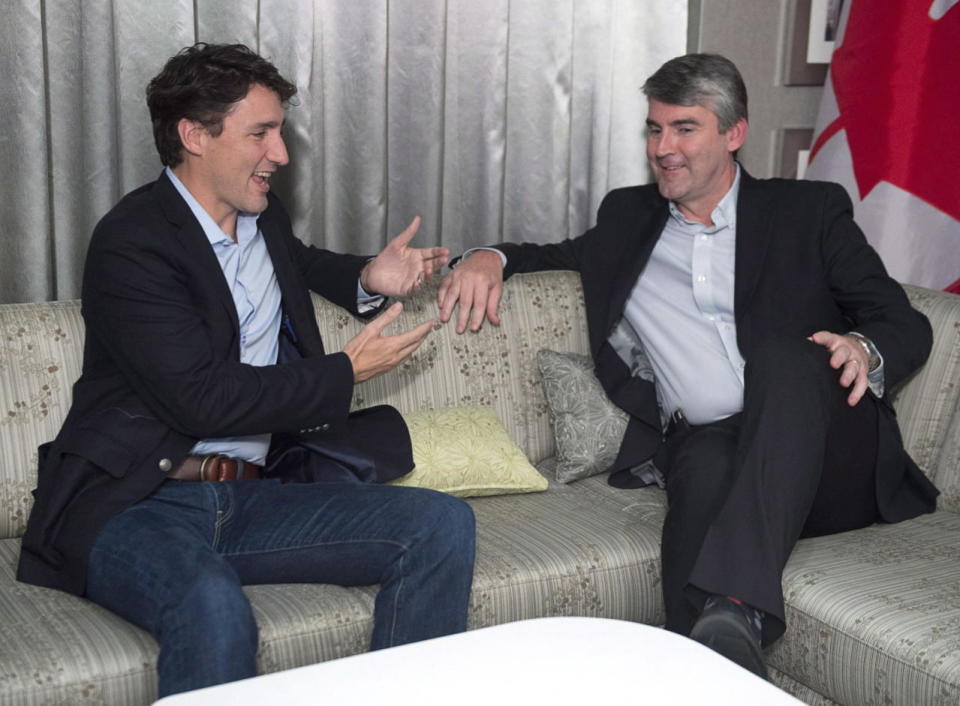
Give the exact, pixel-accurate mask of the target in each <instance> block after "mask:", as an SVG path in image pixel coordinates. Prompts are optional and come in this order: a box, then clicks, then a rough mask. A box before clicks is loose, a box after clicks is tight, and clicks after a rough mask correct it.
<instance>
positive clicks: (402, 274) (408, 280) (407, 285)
mask: <svg viewBox="0 0 960 706" xmlns="http://www.w3.org/2000/svg"><path fill="white" fill-rule="evenodd" d="M418 230H420V216H416V217H415V218H414V219H413V220H412V221H411V222H410V225H408V226H407V228H406V230H404V231H403V232H402V233H401V234H400V235H398V236H396V237H395V238H394V239H393V240H391V241H390V242H389V243H387V246H386V247H385V248H384V249H383V250H381V251H380V254H379V255H377V256H376V257H375V258H373V259H372V260H371V261H370V262H368V263H367V264H366V265H364V267H363V270H362V271H361V272H360V286H361V287H363V289H364V291H365V292H367V293H369V294H383V295H384V296H388V297H403V296H406V295H408V294H411V293H412V292H415V291H416V290H417V289H419V288H420V286H421V285H422V284H423V283H424V282H425V281H427V280H429V279H430V276H431V275H432V274H433V273H434V272H436V271H437V270H438V269H439V268H441V267H443V265H445V264H446V262H447V260H448V259H449V257H448V256H449V255H450V251H449V250H448V249H447V248H439V247H438V248H411V247H410V241H411V240H413V236H415V235H416V234H417V231H418Z"/></svg>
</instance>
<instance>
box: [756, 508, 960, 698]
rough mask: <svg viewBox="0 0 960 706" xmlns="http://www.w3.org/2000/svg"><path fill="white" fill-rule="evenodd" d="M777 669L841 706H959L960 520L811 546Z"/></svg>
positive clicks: (794, 568)
mask: <svg viewBox="0 0 960 706" xmlns="http://www.w3.org/2000/svg"><path fill="white" fill-rule="evenodd" d="M783 583H784V595H785V597H786V600H787V625H788V628H787V632H786V634H785V635H784V636H783V639H781V640H780V641H779V642H777V643H776V644H775V645H774V646H773V647H772V648H771V650H770V651H769V654H768V657H769V660H770V662H771V664H772V665H773V666H774V667H776V668H777V669H779V670H781V671H784V672H787V673H788V674H790V675H791V676H792V677H793V678H794V679H796V680H797V681H799V682H800V683H802V684H805V685H807V686H809V687H811V688H812V689H814V690H815V691H817V692H820V693H821V694H824V695H826V696H828V697H830V698H831V699H833V700H834V701H836V702H837V703H842V704H851V705H852V704H888V703H889V704H956V703H960V516H958V515H956V514H955V513H952V512H944V511H941V512H936V513H933V514H930V515H923V516H921V517H918V518H916V519H914V520H910V521H908V522H902V523H900V524H897V525H875V526H873V527H869V528H866V529H863V530H857V531H856V532H847V533H844V534H838V535H834V536H831V537H819V538H816V539H808V540H802V541H801V542H800V543H799V544H798V545H797V548H796V549H795V551H794V552H793V555H792V556H791V558H790V561H789V562H788V563H787V568H786V571H785V572H784V577H783Z"/></svg>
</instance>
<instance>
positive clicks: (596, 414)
mask: <svg viewBox="0 0 960 706" xmlns="http://www.w3.org/2000/svg"><path fill="white" fill-rule="evenodd" d="M537 363H538V364H539V366H540V376H541V381H542V383H543V392H544V395H545V396H546V398H547V404H549V405H550V421H551V422H552V424H553V436H554V440H555V441H556V444H557V480H558V481H560V482H561V483H570V482H571V481H575V480H579V479H581V478H586V477H587V476H592V475H594V474H596V473H603V472H604V471H605V470H607V469H608V468H610V466H612V465H613V462H614V461H616V460H617V452H618V451H619V450H620V442H621V441H622V440H623V434H624V432H625V431H626V430H627V413H626V412H624V411H623V410H622V409H620V408H619V407H617V406H616V405H615V404H613V403H612V402H611V401H610V399H609V398H608V397H607V393H605V392H604V391H603V388H602V387H601V386H600V381H599V380H597V378H596V376H595V375H594V374H593V359H592V358H591V357H590V356H588V355H580V354H578V353H557V352H556V351H551V350H549V349H548V348H542V349H541V350H540V351H538V352H537Z"/></svg>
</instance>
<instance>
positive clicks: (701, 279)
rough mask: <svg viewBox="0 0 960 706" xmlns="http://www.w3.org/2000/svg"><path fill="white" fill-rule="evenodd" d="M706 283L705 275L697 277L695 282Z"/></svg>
mask: <svg viewBox="0 0 960 706" xmlns="http://www.w3.org/2000/svg"><path fill="white" fill-rule="evenodd" d="M706 281H707V277H706V275H700V276H699V277H697V282H706Z"/></svg>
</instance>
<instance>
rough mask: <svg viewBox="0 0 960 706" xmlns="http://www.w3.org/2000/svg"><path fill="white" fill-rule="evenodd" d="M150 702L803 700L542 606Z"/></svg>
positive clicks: (638, 636) (651, 638)
mask: <svg viewBox="0 0 960 706" xmlns="http://www.w3.org/2000/svg"><path fill="white" fill-rule="evenodd" d="M156 704H157V706H201V705H202V706H220V705H223V706H246V705H249V706H265V705H266V704H283V705H284V706H301V705H304V706H305V705H306V704H310V705H313V704H323V705H324V706H334V705H336V706H341V705H344V704H371V705H373V704H376V705H377V706H382V705H383V704H390V705H391V706H397V705H404V704H417V705H418V706H420V705H424V706H426V705H430V704H438V705H440V704H442V705H443V706H462V705H463V704H483V705H484V706H500V705H505V704H523V705H524V706H535V705H536V704H590V705H591V706H592V705H593V704H671V705H673V704H677V705H680V704H697V705H699V704H730V705H731V706H733V705H734V704H736V706H744V705H749V704H757V705H759V704H762V705H763V706H778V705H780V704H783V705H785V706H786V705H794V706H795V705H798V704H801V702H800V701H798V700H797V699H795V698H793V697H792V696H790V695H788V694H786V693H785V692H783V691H781V690H780V689H777V688H776V687H774V686H773V685H771V684H769V683H767V682H765V681H763V680H762V679H760V678H758V677H756V676H754V675H753V674H751V673H750V672H748V671H746V670H745V669H741V668H740V667H738V666H737V665H735V664H734V663H733V662H730V661H729V660H726V659H724V658H723V657H721V656H720V655H718V654H716V653H715V652H713V651H711V650H709V649H707V648H706V647H704V646H702V645H700V644H699V643H696V642H693V641H692V640H689V639H687V638H685V637H680V636H679V635H676V634H674V633H671V632H667V631H666V630H662V629H660V628H655V627H651V626H649V625H641V624H639V623H629V622H625V621H622V620H606V619H602V618H540V619H537V620H525V621H522V622H516V623H507V624H505V625H497V626H494V627H490V628H483V629H480V630H472V631H470V632H466V633H462V634H460V635H451V636H449V637H442V638H438V639H435V640H427V641H424V642H418V643H415V644H412V645H404V646H402V647H394V648H391V649H387V650H380V651H378V652H369V653H366V654H361V655H356V656H353V657H346V658H344V659H338V660H333V661H330V662H322V663H320V664H314V665H310V666H307V667H299V668H297V669H290V670H287V671H284V672H276V673H274V674H265V675H263V676H259V677H255V678H253V679H245V680H243V681H238V682H232V683H230V684H222V685H220V686H215V687H210V688H207V689H198V690H197V691H190V692H187V693H183V694H176V695H174V696H168V697H166V698H164V699H160V700H159V701H157V702H156ZM801 706H802V705H801Z"/></svg>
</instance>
